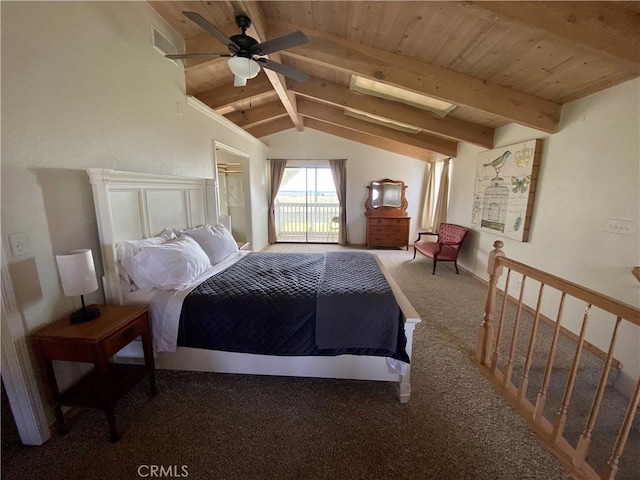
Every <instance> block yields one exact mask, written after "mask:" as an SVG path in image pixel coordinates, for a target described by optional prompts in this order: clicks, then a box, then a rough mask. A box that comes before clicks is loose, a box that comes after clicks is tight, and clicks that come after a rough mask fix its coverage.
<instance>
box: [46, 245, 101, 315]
mask: <svg viewBox="0 0 640 480" xmlns="http://www.w3.org/2000/svg"><path fill="white" fill-rule="evenodd" d="M56 262H57V264H58V271H59V272H60V279H61V280H62V289H63V290H64V294H65V295H66V296H68V297H74V296H76V295H80V300H81V301H82V308H81V309H80V310H77V311H75V312H73V313H72V314H71V323H82V322H87V321H89V320H93V319H94V318H97V317H99V316H100V310H99V309H98V307H96V306H95V305H90V306H88V307H87V306H85V304H84V295H85V294H87V293H91V292H94V291H96V290H97V289H98V281H97V279H96V269H95V266H94V264H93V256H92V254H91V250H73V251H71V252H69V253H65V254H61V255H56Z"/></svg>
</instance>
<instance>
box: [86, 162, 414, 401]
mask: <svg viewBox="0 0 640 480" xmlns="http://www.w3.org/2000/svg"><path fill="white" fill-rule="evenodd" d="M88 174H89V177H90V182H91V184H92V188H93V194H94V202H95V208H96V219H97V225H98V233H99V237H100V245H101V253H102V259H103V272H104V277H103V284H104V290H105V297H106V301H107V302H108V303H115V304H148V305H149V306H150V312H151V319H152V330H153V333H154V350H155V359H156V366H157V368H160V369H175V370H193V371H208V372H219V373H238V374H258V375H281V376H298V377H318V378H341V379H353V380H373V381H386V382H395V383H396V384H397V386H398V394H399V399H400V401H401V402H407V401H408V400H409V397H410V392H411V386H410V358H411V351H412V345H413V331H414V329H415V326H416V325H417V324H418V323H420V318H419V316H418V314H417V313H416V311H415V310H414V309H413V307H412V306H411V304H410V303H409V301H408V300H407V298H406V297H405V296H404V294H403V293H402V291H401V290H400V289H399V288H398V286H397V284H396V283H395V282H394V281H393V279H392V278H391V276H390V275H389V274H388V272H387V271H386V270H385V268H384V266H383V265H382V263H381V262H380V260H379V259H378V258H377V257H376V256H375V255H372V254H371V253H368V252H349V253H354V254H356V253H357V255H360V256H361V257H358V258H355V257H352V256H341V255H345V254H344V253H339V252H334V253H327V254H298V255H294V256H293V257H295V258H289V259H288V260H287V262H289V261H294V264H292V265H291V266H288V267H287V269H288V270H290V271H291V272H293V273H289V275H293V277H291V276H290V277H286V278H285V279H284V280H283V279H280V286H281V289H282V290H287V289H289V286H290V285H291V284H292V281H291V279H292V278H294V279H302V278H310V277H314V275H315V277H317V280H318V282H316V283H314V284H313V285H311V286H309V287H308V288H307V287H304V288H302V287H301V288H300V289H301V290H304V291H303V292H300V291H297V290H296V291H295V292H293V293H291V292H287V291H284V292H283V293H282V296H283V301H285V302H287V301H288V302H289V303H288V304H287V303H285V304H283V306H281V307H278V308H280V310H279V311H280V312H282V314H281V315H280V314H279V315H278V318H273V319H272V320H271V321H272V322H275V323H277V324H280V323H282V324H284V323H285V316H286V315H288V314H289V311H291V310H295V309H299V310H300V311H301V312H302V317H304V318H305V321H304V322H302V321H301V320H300V318H301V317H298V320H296V321H298V322H299V323H297V324H295V325H294V326H293V327H292V328H293V329H294V330H298V331H301V332H304V333H303V334H302V337H301V338H298V339H296V342H297V346H296V350H295V353H290V352H291V350H287V349H286V348H284V349H280V350H278V348H280V347H281V346H279V347H278V348H276V349H275V350H271V348H272V347H273V345H274V344H278V343H279V340H278V339H276V340H269V341H261V340H260V339H261V338H262V337H261V335H263V334H264V332H265V329H264V328H263V329H262V330H261V332H262V333H260V334H258V333H256V331H257V330H260V328H259V326H260V325H264V322H265V320H264V319H262V320H260V319H259V317H260V314H261V311H260V307H259V306H260V302H265V301H268V302H271V299H272V296H271V294H268V295H266V297H265V295H264V292H262V293H260V295H257V296H258V297H260V298H257V300H255V303H257V305H258V307H257V309H256V310H253V311H248V310H243V311H242V313H241V316H242V318H243V319H247V321H253V322H254V324H253V325H252V326H250V327H247V328H245V332H244V333H242V332H241V333H240V334H239V335H235V337H234V338H236V339H237V338H241V339H242V340H247V341H248V342H249V346H246V345H235V344H234V345H233V346H231V347H230V346H228V345H220V344H218V343H216V342H218V340H219V339H220V337H221V336H223V335H222V334H221V333H220V331H218V332H217V333H216V332H213V333H212V334H211V335H209V336H208V338H210V339H211V341H210V343H208V344H207V343H206V342H205V344H202V343H198V342H199V341H200V340H202V339H203V338H204V335H203V334H202V333H201V332H202V331H203V330H202V329H209V328H210V325H211V324H210V323H207V322H204V321H202V322H200V325H197V326H194V325H193V324H192V323H188V322H192V321H191V320H186V319H185V318H184V315H186V313H185V312H187V311H191V310H193V308H194V307H193V305H195V306H196V313H195V314H193V315H192V317H193V318H204V317H206V312H207V309H208V308H210V307H202V305H201V303H202V302H201V300H202V299H203V298H205V297H206V295H205V294H204V293H207V295H208V296H209V297H212V298H214V299H215V300H216V301H217V302H218V303H221V304H222V306H221V305H218V306H217V307H216V308H227V309H228V308H230V307H229V304H232V303H233V302H234V301H232V300H230V298H231V297H230V295H231V292H230V291H228V290H220V289H221V288H223V287H224V288H230V290H235V288H233V287H234V286H237V285H239V284H240V283H242V282H240V281H239V279H241V278H243V277H246V276H248V274H247V272H254V271H255V270H251V269H255V268H262V269H263V273H264V272H273V271H275V269H276V265H280V264H283V258H284V257H273V256H274V255H284V254H274V253H271V254H269V253H268V252H248V251H236V252H233V254H230V255H229V256H228V257H226V258H224V260H222V261H220V262H217V263H216V264H215V265H213V266H211V265H209V267H210V269H209V270H207V271H206V272H202V275H200V276H199V277H198V278H197V280H196V281H194V282H193V284H190V285H189V286H188V287H185V288H182V287H181V288H179V289H176V290H156V289H151V290H149V289H140V290H137V291H136V290H134V291H131V289H130V288H129V286H128V284H127V282H123V273H122V271H123V268H122V265H121V262H120V258H119V254H120V253H119V252H120V251H119V250H118V247H119V246H121V245H123V244H126V243H128V242H131V241H135V240H139V239H148V238H152V237H154V236H157V234H158V233H159V232H162V231H166V228H167V227H171V231H173V232H180V231H181V232H184V231H187V230H195V229H196V228H202V227H199V226H201V225H214V226H215V225H216V224H217V223H218V218H217V214H216V212H217V208H216V203H215V201H216V200H215V199H216V192H215V181H214V180H213V179H200V178H189V177H178V176H167V175H156V174H145V173H133V172H122V171H115V170H109V169H90V170H88ZM180 238H183V237H180ZM121 248H122V247H121ZM350 258H351V260H349V259H350ZM349 261H353V262H354V263H353V264H352V265H353V266H354V268H353V269H349V270H350V274H351V271H352V270H354V271H355V270H358V268H356V265H360V264H367V265H368V267H367V269H369V270H367V269H364V270H363V271H362V272H360V273H359V275H361V276H363V278H371V276H372V275H376V273H375V272H378V273H377V274H378V275H379V276H380V277H381V282H380V284H381V285H383V286H382V287H380V288H386V289H387V290H385V291H384V292H383V294H379V295H378V296H377V297H375V298H382V297H384V296H385V295H386V296H387V297H388V296H390V297H391V298H392V300H393V305H395V308H396V310H392V308H391V307H389V308H388V316H389V318H392V317H394V316H395V317H396V323H393V324H388V323H386V320H385V321H384V322H381V325H383V324H384V325H386V327H385V328H386V332H385V335H386V336H385V337H384V338H385V340H384V341H382V340H380V339H379V338H378V337H375V339H373V338H368V337H367V335H368V334H367V331H368V329H369V330H371V329H372V327H367V328H362V325H360V329H359V330H358V331H357V332H356V333H353V332H352V333H351V337H352V340H353V341H352V343H348V344H347V343H344V342H342V338H343V337H341V336H340V337H336V335H333V336H332V332H335V331H336V330H340V327H339V324H336V323H335V321H336V320H335V319H336V318H339V316H340V315H343V317H344V319H347V320H348V319H350V318H356V317H358V316H360V317H361V318H360V320H358V322H361V323H362V322H363V321H364V320H363V318H364V319H366V318H369V319H370V320H371V322H374V321H375V318H373V317H375V316H376V315H373V314H371V313H366V309H367V308H368V307H367V305H368V304H370V303H371V301H370V300H371V299H372V298H373V297H367V295H369V293H368V292H365V291H359V292H355V293H354V294H348V295H351V296H347V297H345V295H347V294H346V293H345V291H344V290H342V286H341V285H340V284H338V285H336V284H334V283H323V281H324V280H325V279H326V278H333V277H336V276H339V272H340V271H341V270H342V271H344V270H345V269H344V268H341V265H342V266H344V265H345V262H349ZM295 262H298V263H301V264H305V265H304V266H302V265H298V264H296V263H295ZM307 264H308V265H307ZM256 265H257V266H256ZM287 265H288V264H287ZM309 266H310V267H309ZM303 267H304V268H311V269H312V271H313V272H315V273H312V274H309V273H308V271H307V270H304V271H302V270H301V271H298V270H296V269H297V268H303ZM363 268H364V267H363ZM314 269H315V270H314ZM325 269H326V270H325ZM233 272H235V275H236V276H235V277H226V276H227V275H229V274H231V273H233ZM301 272H304V273H301ZM372 272H373V273H372ZM250 275H251V276H252V278H253V279H255V278H256V277H255V276H254V274H253V273H251V274H250ZM124 276H125V277H126V275H124ZM277 276H278V277H280V276H281V274H280V273H278V275H277ZM315 277H314V278H315ZM130 280H131V279H130ZM205 282H209V283H211V285H209V284H205ZM254 283H255V282H248V285H253V284H254ZM344 283H354V284H355V283H358V282H355V281H354V280H353V278H348V279H347V280H346V281H345V280H344V279H343V284H344ZM360 283H363V282H360ZM368 283H370V282H368ZM225 285H226V287H225ZM284 287H287V288H284ZM247 288H248V290H249V291H248V292H247V291H245V292H243V293H242V294H241V295H244V297H242V298H243V300H242V302H241V303H242V305H243V308H244V306H245V305H246V304H247V303H251V302H247V301H246V298H248V297H247V295H249V296H251V295H253V296H256V292H255V291H253V292H252V291H251V288H249V287H247ZM305 288H307V289H306V290H305ZM367 288H368V287H367ZM199 289H200V290H203V291H205V292H204V293H202V292H200V290H199ZM313 289H316V290H313ZM313 291H316V293H309V292H313ZM212 292H213V293H212ZM317 292H322V294H320V293H317ZM378 293H380V292H378ZM291 295H293V296H294V297H295V299H294V300H292V299H291V298H289V299H288V300H287V296H291ZM309 296H311V297H313V298H307V299H306V300H304V301H309V302H311V303H312V304H313V305H315V308H316V310H315V313H314V314H311V313H309V312H310V310H309V308H311V307H310V306H309V305H307V304H304V305H303V303H301V302H303V297H309ZM194 298H195V300H194ZM265 299H266V300H265ZM358 299H359V300H358ZM367 299H369V300H367ZM207 301H209V300H207ZM358 302H360V303H358ZM316 303H317V305H316ZM385 305H386V304H385ZM211 308H213V307H211ZM384 308H386V307H384ZM384 308H383V307H375V308H374V310H376V309H377V310H383V309H384ZM197 309H199V310H197ZM167 312H169V313H168V314H167ZM233 312H235V310H230V311H229V312H226V315H228V317H227V322H228V325H229V326H233V325H235V323H234V322H233V318H234V317H233V315H234V313H233ZM285 313H286V315H285ZM235 315H237V316H238V315H240V314H238V313H237V312H236V313H235ZM305 315H306V316H305ZM214 317H215V318H216V319H221V318H223V317H222V315H221V314H219V313H216V314H215V315H214ZM167 318H170V319H171V320H170V321H169V322H170V323H163V322H166V321H167V320H166V319H167ZM178 320H179V321H178ZM258 320H260V321H258ZM316 320H317V321H316ZM288 321H289V320H286V322H288ZM332 321H333V322H334V324H332V323H331V322H332ZM326 322H328V323H326ZM358 322H354V324H357V323H358ZM166 325H171V326H170V327H168V330H169V333H167V326H166ZM323 325H324V326H323ZM336 325H338V327H336ZM369 325H373V323H370V324H369ZM389 325H393V327H390V326H389ZM229 328H231V327H229ZM381 328H382V327H381ZM199 329H200V330H199ZM382 329H383V330H384V328H382ZM394 329H395V331H394ZM223 330H224V328H223ZM267 330H269V331H270V330H271V329H267ZM174 331H175V332H174ZM314 335H315V342H316V343H318V342H320V341H322V342H324V343H325V344H324V345H320V346H322V347H323V348H319V346H318V345H315V346H314V345H310V343H313V342H310V341H309V339H313V338H314ZM341 335H342V333H341ZM345 335H348V332H346V333H345ZM243 337H244V338H243ZM391 337H393V338H391ZM167 339H169V343H171V342H174V341H175V343H173V344H171V345H168V346H167V345H165V344H163V342H164V341H166V340H167ZM256 340H260V341H256ZM194 341H195V343H194ZM390 341H393V342H395V343H393V345H392V346H390V344H389V342H390ZM353 342H355V344H354V343H353ZM376 342H378V343H376ZM383 343H384V344H383ZM256 344H257V345H258V346H256ZM265 345H268V348H266V347H265ZM301 345H302V347H301ZM287 348H289V347H287ZM300 348H302V349H300ZM305 348H306V350H305ZM142 359H143V355H142V348H141V345H140V342H133V343H132V344H130V345H129V346H128V347H126V348H125V349H123V350H122V351H121V352H119V353H118V355H117V361H119V362H134V363H135V362H142Z"/></svg>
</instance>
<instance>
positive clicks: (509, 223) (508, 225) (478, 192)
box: [471, 139, 542, 242]
mask: <svg viewBox="0 0 640 480" xmlns="http://www.w3.org/2000/svg"><path fill="white" fill-rule="evenodd" d="M541 147H542V140H539V139H538V140H529V141H527V142H522V143H518V144H515V145H509V146H506V147H502V148H496V149H493V150H487V151H485V152H480V153H479V154H478V163H477V167H476V184H475V192H474V196H473V207H472V214H471V226H472V227H475V228H479V229H480V230H483V231H486V232H490V233H494V234H497V235H500V236H504V237H507V238H511V239H513V240H517V241H521V242H526V241H527V239H528V235H529V229H530V228H531V219H532V214H533V201H534V199H535V187H536V179H537V173H538V165H539V162H540V150H541Z"/></svg>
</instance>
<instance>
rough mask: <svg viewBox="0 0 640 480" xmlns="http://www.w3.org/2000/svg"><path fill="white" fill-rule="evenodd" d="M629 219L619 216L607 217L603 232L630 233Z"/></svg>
mask: <svg viewBox="0 0 640 480" xmlns="http://www.w3.org/2000/svg"><path fill="white" fill-rule="evenodd" d="M632 225H633V223H632V222H631V220H621V219H619V218H609V219H607V226H606V228H605V232H610V233H617V234H618V235H631V227H632Z"/></svg>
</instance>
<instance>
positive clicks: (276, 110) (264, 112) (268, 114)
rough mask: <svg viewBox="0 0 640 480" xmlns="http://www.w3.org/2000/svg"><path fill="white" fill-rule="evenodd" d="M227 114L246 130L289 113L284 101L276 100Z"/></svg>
mask: <svg viewBox="0 0 640 480" xmlns="http://www.w3.org/2000/svg"><path fill="white" fill-rule="evenodd" d="M225 116H226V117H227V118H228V119H229V120H231V121H232V122H233V123H235V124H236V125H238V126H239V127H242V128H244V129H245V130H246V129H248V128H252V127H255V126H258V125H260V124H262V123H266V122H270V121H272V120H275V119H277V118H280V117H283V116H288V115H287V111H286V110H285V108H284V106H283V105H282V103H280V102H279V101H276V102H271V103H266V104H264V105H260V106H259V107H253V108H251V109H249V110H245V111H243V112H233V113H230V114H228V115H225Z"/></svg>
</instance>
